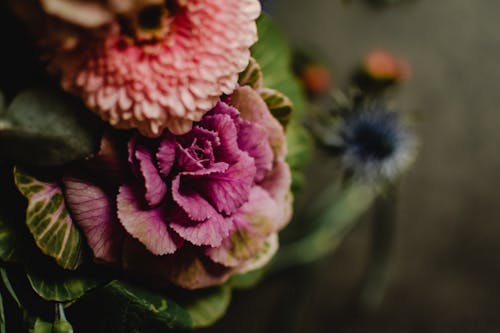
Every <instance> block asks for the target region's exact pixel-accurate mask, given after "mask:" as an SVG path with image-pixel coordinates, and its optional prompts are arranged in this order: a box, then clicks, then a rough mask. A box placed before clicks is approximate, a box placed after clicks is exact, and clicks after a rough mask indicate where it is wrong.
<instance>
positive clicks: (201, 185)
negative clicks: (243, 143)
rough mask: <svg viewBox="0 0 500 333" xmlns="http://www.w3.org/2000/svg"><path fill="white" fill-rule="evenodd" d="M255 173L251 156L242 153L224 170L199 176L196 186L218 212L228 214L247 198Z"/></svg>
mask: <svg viewBox="0 0 500 333" xmlns="http://www.w3.org/2000/svg"><path fill="white" fill-rule="evenodd" d="M255 173H256V168H255V162H254V160H253V158H251V157H250V156H248V155H247V154H246V153H242V154H241V156H240V159H239V161H238V162H237V163H235V164H233V165H231V166H230V167H229V169H228V170H227V171H226V172H223V173H213V174H210V175H206V176H204V177H201V178H200V179H199V180H198V181H197V183H196V187H197V189H199V191H200V193H202V196H203V197H205V198H207V200H208V201H209V202H210V203H211V204H212V205H214V207H215V208H216V209H217V211H218V212H221V213H225V214H228V215H229V214H232V213H233V212H235V211H236V210H237V209H238V208H239V207H240V206H241V205H242V204H243V203H245V202H246V201H247V200H248V195H249V193H250V189H251V187H252V185H253V180H254V177H255Z"/></svg>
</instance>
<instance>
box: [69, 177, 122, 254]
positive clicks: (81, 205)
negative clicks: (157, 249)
mask: <svg viewBox="0 0 500 333" xmlns="http://www.w3.org/2000/svg"><path fill="white" fill-rule="evenodd" d="M64 193H65V199H66V204H67V205H68V207H69V209H70V212H71V215H72V217H73V219H74V220H75V222H76V223H77V224H78V225H79V226H80V228H82V230H83V232H84V233H85V236H86V238H87V243H88V244H89V246H90V248H91V249H92V252H93V253H94V257H95V258H96V259H98V260H102V261H105V262H110V263H114V262H117V261H119V257H120V252H121V246H122V242H123V236H124V231H123V229H122V228H121V227H120V224H119V223H118V221H117V218H116V215H115V207H114V205H113V202H112V200H111V198H110V197H109V196H108V195H107V194H106V193H105V192H104V191H103V190H102V189H101V188H99V187H98V186H96V185H94V184H93V183H91V182H88V181H85V180H80V179H76V178H71V177H65V178H64Z"/></svg>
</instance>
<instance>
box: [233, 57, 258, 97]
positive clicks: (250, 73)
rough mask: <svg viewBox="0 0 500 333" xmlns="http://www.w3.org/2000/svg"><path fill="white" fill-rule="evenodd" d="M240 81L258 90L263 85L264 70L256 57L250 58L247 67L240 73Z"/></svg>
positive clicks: (243, 84) (241, 83)
mask: <svg viewBox="0 0 500 333" xmlns="http://www.w3.org/2000/svg"><path fill="white" fill-rule="evenodd" d="M238 83H239V84H240V85H242V86H250V87H252V88H253V89H255V90H257V89H260V88H262V86H263V77H262V70H261V69H260V66H259V64H258V63H257V61H256V60H255V59H254V58H250V62H249V63H248V66H247V68H246V69H245V70H244V71H243V72H241V73H240V78H239V80H238Z"/></svg>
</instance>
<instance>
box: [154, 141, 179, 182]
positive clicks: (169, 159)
mask: <svg viewBox="0 0 500 333" xmlns="http://www.w3.org/2000/svg"><path fill="white" fill-rule="evenodd" d="M156 159H157V161H158V167H159V169H160V174H161V175H162V176H163V177H168V175H169V174H170V171H172V167H173V166H174V162H175V140H174V139H173V138H172V137H170V136H169V137H166V138H163V139H162V141H161V143H160V147H159V148H158V152H157V153H156Z"/></svg>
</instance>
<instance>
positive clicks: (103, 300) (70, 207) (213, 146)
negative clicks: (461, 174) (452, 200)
mask: <svg viewBox="0 0 500 333" xmlns="http://www.w3.org/2000/svg"><path fill="white" fill-rule="evenodd" d="M0 6H1V7H2V8H1V11H0V16H1V21H0V22H1V24H2V25H3V27H2V28H3V29H1V31H2V32H1V34H2V35H3V36H2V37H3V38H4V40H5V41H7V43H6V44H5V45H9V48H8V50H5V51H3V52H2V55H1V56H0V57H1V58H2V59H1V61H0V63H1V64H2V65H1V66H0V67H1V72H0V73H1V78H0V176H1V177H2V178H1V179H2V198H3V199H2V203H1V204H0V259H1V268H0V273H1V277H2V287H1V289H0V291H1V295H2V302H1V303H0V304H1V305H2V306H1V307H0V314H1V315H0V332H5V331H6V330H8V331H9V332H11V331H16V332H17V331H21V330H25V331H26V330H27V331H30V332H72V331H73V330H75V331H76V332H166V331H170V330H187V329H195V328H200V327H206V326H209V325H211V324H213V323H214V322H215V321H216V320H217V319H219V318H220V317H222V316H223V314H224V312H225V310H226V309H227V307H228V306H229V301H230V297H231V291H232V289H235V288H243V287H250V286H252V285H253V284H255V283H257V282H258V281H259V280H260V279H262V278H263V277H264V276H265V275H266V274H271V273H273V272H276V271H278V270H280V269H283V268H286V267H289V266H290V265H297V264H303V263H308V262H310V261H313V260H315V259H317V258H319V257H320V256H322V255H323V254H325V253H328V252H330V251H331V250H332V249H333V248H334V244H335V243H336V242H338V241H339V240H340V239H341V237H342V235H344V234H345V233H346V232H347V231H348V230H349V227H350V226H351V225H352V224H353V223H354V221H355V219H356V217H357V216H358V215H359V214H360V213H361V212H363V211H364V210H366V209H367V208H368V206H369V205H370V203H371V202H372V201H373V199H374V198H375V197H376V196H377V195H378V194H379V193H380V192H381V190H380V188H381V187H383V186H374V184H381V183H387V182H390V181H392V180H393V179H394V178H395V177H396V176H397V175H399V174H400V172H401V171H402V170H404V169H405V168H406V167H407V166H408V165H409V164H410V162H411V161H412V159H413V156H414V154H413V152H414V146H415V141H414V138H413V136H412V135H411V133H410V132H409V131H408V130H407V128H406V127H405V125H404V124H403V123H402V121H401V119H400V118H399V117H398V116H397V115H396V114H395V113H394V112H389V111H386V109H385V108H384V107H383V106H380V105H379V104H374V103H368V102H367V98H365V97H366V96H367V95H368V94H363V93H362V92H361V93H358V94H356V96H357V97H351V96H350V95H349V96H347V95H346V96H344V97H345V100H346V101H347V100H348V101H349V102H346V103H340V102H339V101H338V99H335V101H334V102H329V103H330V104H329V105H330V106H331V107H332V108H330V109H331V110H328V111H326V112H313V111H311V112H305V110H306V109H308V110H309V109H311V110H314V106H313V105H312V104H308V103H307V102H306V101H305V99H304V97H303V94H302V89H301V86H300V84H299V83H298V81H297V80H296V79H295V78H294V76H293V75H292V71H291V54H290V50H289V47H288V45H287V43H286V41H285V39H284V38H283V36H282V34H281V33H280V31H279V30H278V29H277V28H276V27H275V25H274V24H273V23H272V21H271V20H270V19H269V18H268V17H267V16H265V15H262V16H261V6H260V3H259V2H258V1H257V0H238V1H234V0H166V1H165V0H107V1H97V0H95V1H83V0H8V1H4V2H2V4H1V5H0ZM359 96H363V98H360V97H359ZM344 102H345V101H344ZM306 105H307V106H306ZM320 109H322V110H323V108H320ZM332 110H333V111H332ZM306 128H309V131H308V130H306ZM311 133H312V134H313V135H312V136H311ZM315 139H316V140H315ZM315 142H316V143H318V144H317V146H318V147H320V149H322V150H324V151H326V152H328V155H329V156H330V158H331V159H332V158H333V159H335V160H337V161H340V162H341V165H342V168H341V170H342V171H341V172H340V174H339V175H333V176H331V177H330V178H329V179H326V180H325V183H326V184H327V185H328V186H325V188H324V189H323V190H322V191H320V194H317V195H315V196H314V198H313V199H312V198H309V199H307V196H303V195H302V193H303V190H304V189H306V188H307V183H308V181H307V177H308V173H307V172H304V170H305V168H306V166H307V162H308V161H309V159H310V157H311V151H312V146H313V144H314V143H315ZM338 180H342V182H341V183H342V184H343V185H342V186H340V192H339V186H338V183H339V182H338ZM332 191H334V192H336V193H337V194H332V193H333V192H332ZM305 192H307V191H305ZM338 193H340V195H338ZM294 197H296V200H297V201H296V202H299V199H300V198H306V199H302V201H304V200H306V201H307V200H309V202H313V204H312V208H308V209H305V210H304V209H302V210H301V209H300V208H299V207H298V205H297V204H295V208H294ZM294 211H295V219H294V223H293V224H292V226H291V227H290V228H289V229H290V231H289V235H290V236H289V237H287V240H288V243H286V242H285V243H284V245H283V246H282V249H281V250H280V251H279V252H278V248H279V245H278V244H279V237H278V232H279V231H281V230H282V229H283V228H285V226H287V225H288V224H289V222H290V221H291V219H292V215H293V214H292V212H294ZM295 220H297V221H303V222H302V223H299V222H295ZM304 221H307V228H304V223H305V222H304ZM315 221H317V222H315ZM332 221H333V223H332ZM294 225H296V227H294ZM305 229H307V231H304V230H305Z"/></svg>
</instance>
